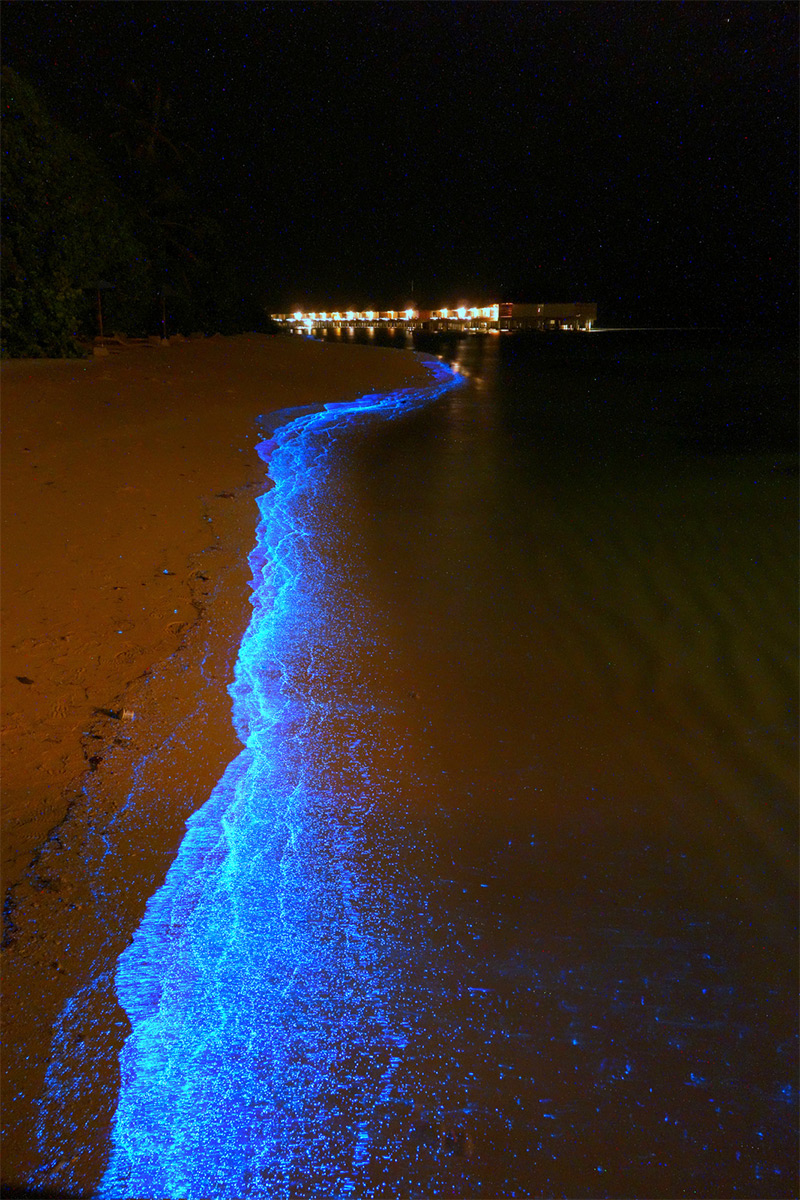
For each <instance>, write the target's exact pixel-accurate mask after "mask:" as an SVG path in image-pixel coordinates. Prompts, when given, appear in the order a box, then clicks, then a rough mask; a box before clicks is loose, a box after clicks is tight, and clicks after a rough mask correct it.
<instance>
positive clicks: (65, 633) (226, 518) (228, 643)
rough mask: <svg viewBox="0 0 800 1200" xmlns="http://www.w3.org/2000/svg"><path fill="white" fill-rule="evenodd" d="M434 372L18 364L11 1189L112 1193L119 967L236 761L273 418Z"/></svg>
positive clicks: (164, 356) (381, 362)
mask: <svg viewBox="0 0 800 1200" xmlns="http://www.w3.org/2000/svg"><path fill="white" fill-rule="evenodd" d="M426 379H427V376H426V374H425V372H424V369H423V368H422V366H421V365H420V363H419V362H418V360H416V359H415V358H414V357H412V356H411V355H397V354H396V353H394V352H393V351H391V350H386V349H374V348H371V347H362V346H356V347H351V346H333V345H330V344H326V343H321V342H310V341H306V340H303V341H300V340H299V339H298V340H289V339H281V338H274V337H267V336H265V335H240V336H238V337H234V338H224V339H223V338H213V339H208V340H204V341H203V342H200V341H191V342H187V343H178V344H175V345H172V346H170V347H160V346H159V347H140V346H137V347H131V348H126V349H124V350H123V351H122V352H120V353H119V354H115V355H112V356H109V357H108V358H100V359H95V360H89V361H85V360H60V361H49V360H41V361H37V360H33V361H30V360H16V361H13V360H12V361H10V362H7V363H4V364H3V384H4V425H5V428H6V437H5V451H4V454H5V459H6V468H5V472H4V493H5V496H4V525H5V528H6V534H5V539H4V542H5V552H6V568H5V572H4V573H5V578H6V586H5V588H4V597H3V604H4V627H5V630H6V642H5V650H6V652H5V654H4V660H3V693H4V733H5V735H6V736H5V737H4V745H5V746H6V747H7V749H6V755H5V771H4V795H5V799H4V805H3V821H4V837H3V861H4V881H3V882H4V892H5V895H6V913H7V915H8V916H9V917H10V924H8V925H7V934H6V942H7V944H6V946H5V949H4V959H5V964H4V969H5V980H6V982H5V987H4V1001H5V1002H4V1007H3V1021H4V1042H5V1045H6V1047H7V1050H6V1055H5V1060H4V1077H5V1079H4V1095H5V1097H6V1104H5V1118H4V1143H5V1152H4V1166H3V1183H4V1185H6V1186H8V1187H23V1188H24V1187H26V1186H30V1181H31V1179H34V1178H35V1180H36V1186H37V1187H38V1188H41V1190H43V1191H45V1190H48V1189H51V1190H52V1188H53V1186H54V1185H56V1181H57V1177H58V1174H59V1164H60V1165H61V1169H64V1167H65V1165H66V1163H67V1162H68V1163H69V1170H70V1174H71V1175H72V1177H73V1178H79V1179H81V1180H86V1186H87V1190H90V1188H91V1185H92V1183H93V1182H95V1181H96V1180H97V1179H98V1178H99V1172H100V1171H101V1170H102V1166H103V1160H104V1155H105V1151H106V1140H105V1131H106V1130H107V1127H108V1122H109V1120H110V1119H111V1117H112V1116H113V1112H114V1106H115V1100H116V1073H117V1061H116V1052H117V1050H118V1049H119V1046H120V1045H121V1044H122V1041H123V1040H124V1038H125V1036H126V1035H127V1029H128V1026H127V1020H126V1019H125V1016H124V1013H122V1011H121V1010H120V1009H118V1008H117V1005H116V997H115V994H114V979H113V971H114V964H115V963H116V958H117V957H118V955H119V954H120V953H121V951H122V950H123V949H124V947H125V945H126V944H127V942H128V941H129V939H130V936H131V934H132V933H133V931H134V930H135V929H136V927H137V925H138V923H139V921H140V919H141V916H142V914H143V912H144V906H145V904H146V902H147V900H148V899H149V896H150V895H151V894H152V893H153V891H155V890H156V888H157V887H158V886H160V883H161V881H162V880H163V878H164V875H165V873H166V870H167V868H168V866H169V864H170V862H171V861H172V858H173V857H174V853H175V851H176V850H177V846H178V845H179V844H180V841H181V839H182V837H183V832H184V825H185V821H186V819H187V817H188V816H189V815H190V814H191V812H193V811H195V809H196V808H198V807H199V806H200V805H201V804H202V803H204V802H205V800H206V799H207V798H208V795H209V794H210V792H211V790H212V789H213V787H214V786H215V785H216V783H217V782H218V781H219V779H220V777H221V776H222V774H223V772H224V770H225V769H226V767H227V766H228V765H229V764H230V763H231V761H232V760H233V759H234V758H235V757H236V755H237V754H238V752H239V749H240V748H241V747H240V743H239V741H238V739H237V737H236V734H235V730H234V728H233V723H232V720H231V699H230V697H229V695H228V684H229V683H230V682H231V681H232V678H233V664H234V662H235V659H236V656H237V654H238V649H239V643H240V640H241V636H242V634H243V632H244V630H245V628H246V627H247V624H248V622H249V619H250V603H249V595H250V591H249V587H248V582H249V577H250V571H249V565H248V561H247V558H248V555H249V553H250V551H251V549H252V548H253V543H254V537H255V528H256V525H257V522H258V517H259V513H258V508H257V506H256V504H255V503H254V499H255V496H256V495H258V494H262V493H263V492H264V491H265V490H267V489H268V487H269V481H268V478H267V469H268V468H267V467H266V466H265V464H264V463H263V461H262V460H261V459H260V457H259V456H258V455H257V454H256V451H255V446H256V445H257V444H258V443H259V442H261V441H262V440H263V433H262V432H261V430H260V429H258V428H256V424H255V422H256V418H257V417H260V416H262V415H265V414H269V413H273V412H275V413H277V412H279V411H282V410H284V409H296V408H298V407H305V406H306V405H309V404H325V403H331V402H335V401H337V400H342V399H349V398H354V397H356V396H359V395H362V394H364V393H366V392H369V391H376V390H390V389H393V388H397V387H401V386H404V385H412V384H414V383H418V382H421V381H423V380H426ZM78 455H80V459H79V460H78V461H77V463H76V458H77V456H78ZM170 466H172V467H178V468H180V467H183V470H180V469H178V470H177V471H176V470H172V471H170V470H169V468H170ZM162 560H163V565H162ZM28 680H30V681H31V682H27V681H28ZM124 710H129V711H130V712H132V713H133V714H134V717H133V719H132V720H128V719H123V711H124ZM9 899H10V902H9ZM32 997H33V998H35V1001H36V1003H35V1004H33V1005H32V1004H31V1003H30V1001H31V998H32ZM70 1000H73V1001H74V1002H75V1003H74V1004H73V1008H74V1009H76V1010H77V1009H79V1010H80V1026H81V1036H80V1037H77V1035H76V1031H75V1027H74V1022H73V1024H72V1025H70V1029H69V1037H70V1039H71V1041H70V1045H71V1046H74V1047H75V1050H74V1053H73V1054H72V1057H73V1059H74V1060H75V1070H74V1076H73V1077H72V1078H70V1079H60V1078H55V1077H54V1076H53V1074H52V1072H51V1075H50V1077H49V1078H48V1079H47V1086H48V1089H49V1091H50V1092H51V1094H52V1095H54V1096H56V1097H57V1102H56V1103H55V1104H54V1106H53V1108H52V1110H51V1111H50V1112H49V1113H48V1114H47V1115H46V1116H45V1122H44V1126H45V1127H44V1132H43V1137H42V1140H41V1142H40V1144H39V1145H38V1146H37V1144H36V1138H35V1134H34V1126H35V1122H36V1119H37V1115H38V1112H37V1105H38V1102H39V1100H40V1099H41V1097H42V1095H43V1091H44V1088H45V1084H46V1074H47V1070H48V1065H49V1052H50V1042H51V1039H52V1036H53V1029H54V1022H56V1019H57V1017H58V1014H59V1013H61V1012H62V1011H63V1010H64V1006H65V1004H67V1003H68V1002H69V1001H70ZM73 1015H74V1014H73ZM56 1036H57V1037H58V1036H60V1034H59V1030H58V1029H56ZM63 1036H66V1027H65V1030H64V1031H63ZM76 1038H77V1040H76ZM59 1061H60V1060H59V1056H54V1059H53V1064H52V1065H53V1070H55V1069H56V1068H57V1067H58V1065H59ZM61 1065H62V1066H63V1061H62V1062H61ZM84 1129H85V1130H86V1134H85V1135H82V1137H81V1139H79V1140H80V1141H81V1142H82V1144H81V1145H80V1146H79V1148H78V1150H77V1152H76V1145H77V1144H78V1142H77V1140H76V1137H75V1134H76V1132H77V1131H78V1130H81V1131H82V1130H84ZM68 1151H69V1153H68ZM48 1168H49V1169H48Z"/></svg>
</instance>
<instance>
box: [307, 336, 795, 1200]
mask: <svg viewBox="0 0 800 1200" xmlns="http://www.w3.org/2000/svg"><path fill="white" fill-rule="evenodd" d="M331 336H332V337H336V336H339V337H344V336H346V335H344V334H340V335H335V334H333V335H331ZM362 336H368V335H362ZM396 336H397V337H398V340H399V341H400V344H410V339H409V338H408V337H407V336H405V335H396ZM387 340H388V339H387ZM416 347H417V348H418V349H423V350H425V351H426V352H428V353H433V354H435V355H437V356H440V357H441V358H442V360H443V361H444V362H448V363H452V364H454V365H455V366H456V367H457V369H458V371H459V372H460V373H461V374H462V375H463V376H464V377H465V380H466V382H465V385H464V386H463V387H461V388H459V389H456V390H454V391H451V392H449V393H447V394H445V395H444V396H443V397H442V398H441V399H439V400H438V401H437V402H435V403H434V404H433V405H431V406H430V407H428V408H425V409H423V410H421V411H417V412H413V413H411V414H409V415H408V416H407V417H402V416H401V417H399V418H398V419H396V420H394V421H391V422H382V423H380V424H377V425H376V426H375V428H374V430H373V431H372V432H370V433H368V434H367V435H365V434H364V433H363V431H360V432H359V434H358V439H357V440H356V439H354V442H353V445H352V447H351V456H352V457H351V466H350V468H349V469H350V470H351V474H350V481H351V484H352V489H353V492H354V494H355V495H356V496H357V501H358V503H357V507H356V510H355V511H354V518H355V519H354V524H353V527H352V530H351V533H352V545H353V547H354V548H355V550H354V552H357V554H358V555H359V561H360V563H361V575H360V577H361V579H362V580H363V581H364V587H365V588H366V589H367V591H368V593H369V595H370V597H371V605H372V607H374V609H375V612H376V614H377V620H376V628H377V629H380V630H381V631H382V635H383V637H384V638H385V643H384V645H385V652H384V657H383V662H384V668H385V669H384V670H383V676H382V681H383V682H382V686H384V687H385V686H387V684H386V680H387V678H391V681H392V683H391V692H392V694H391V697H389V698H388V699H387V700H386V702H385V705H386V712H387V713H388V712H390V711H391V712H392V713H393V714H395V720H394V725H395V726H397V728H395V730H394V744H395V745H396V747H397V749H396V751H395V753H394V754H393V755H392V756H391V757H392V761H391V766H390V767H389V768H388V769H387V775H388V776H390V777H391V778H392V781H393V787H394V789H395V790H396V791H397V792H398V794H402V795H403V797H404V801H405V803H406V804H407V806H408V809H407V815H406V818H404V821H405V824H406V826H407V828H408V834H407V837H408V844H409V845H413V846H414V847H415V848H416V849H415V851H414V853H415V856H416V857H415V861H414V862H413V863H411V864H409V867H408V870H409V874H410V875H413V878H414V881H415V883H414V886H415V888H417V889H419V894H418V895H417V896H416V899H415V901H414V902H413V903H412V904H411V909H412V914H411V918H410V919H411V920H412V922H413V921H414V920H418V921H419V925H420V930H424V934H425V938H424V939H423V942H424V946H425V949H424V952H423V953H421V955H420V958H419V960H418V961H414V962H412V964H410V966H411V971H412V974H413V975H414V976H415V980H416V986H417V988H418V989H419V992H418V1004H419V1009H420V1013H419V1015H420V1030H419V1031H418V1033H417V1034H416V1035H415V1042H414V1053H413V1054H411V1053H408V1057H407V1061H408V1067H407V1072H408V1076H407V1078H402V1077H401V1078H400V1080H399V1084H400V1091H401V1092H402V1094H403V1095H405V1097H406V1099H407V1100H409V1099H413V1101H414V1102H415V1104H416V1109H415V1110H414V1114H413V1116H412V1118H411V1132H410V1137H411V1140H412V1143H413V1142H414V1139H415V1138H416V1150H415V1151H414V1155H413V1156H410V1157H409V1159H408V1161H407V1163H406V1166H405V1168H404V1171H403V1172H401V1174H402V1175H403V1180H402V1185H400V1184H398V1183H397V1181H395V1182H394V1183H391V1182H390V1181H389V1179H388V1178H387V1177H386V1175H385V1174H384V1173H383V1167H381V1166H380V1165H379V1164H378V1165H376V1168H375V1173H374V1177H373V1179H372V1186H373V1187H374V1192H373V1193H372V1194H374V1195H426V1196H427V1195H442V1196H527V1195H535V1196H539V1195H541V1196H562V1195H563V1196H570V1197H571V1196H669V1197H672V1196H689V1195H691V1196H749V1197H753V1196H790V1195H793V1194H795V1193H796V1191H797V1179H796V1168H797V1144H796V1128H797V1078H798V1076H797V1057H796V1055H797V1043H796V1032H797V973H796V967H797V931H796V914H797V877H796V864H797V834H796V820H797V747H796V730H797V640H796V634H797V626H796V613H797V528H798V527H797V515H798V514H797V426H796V406H797V351H796V343H795V342H789V341H785V342H782V341H781V340H780V339H779V338H771V337H770V336H768V335H754V334H749V335H742V334H737V333H734V332H729V331H725V332H719V331H716V332H715V331H669V330H665V331H618V332H613V331H608V332H598V333H593V334H589V335H585V334H560V335H552V336H548V335H537V334H531V335H514V336H497V335H484V336H457V335H451V336H439V337H436V338H430V337H429V338H418V339H417V341H416ZM404 697H405V701H404ZM387 722H388V724H389V725H391V724H392V721H391V720H390V719H389V718H388V717H387ZM391 740H392V739H391V737H389V735H387V737H386V744H387V745H388V744H389V742H390V741H391ZM403 836H405V835H400V834H398V835H397V842H398V844H401V843H402V839H403ZM409 1050H410V1048H409ZM423 1110H427V1112H426V1113H424V1114H423ZM421 1114H423V1115H421ZM401 1115H402V1114H401ZM401 1123H402V1122H401ZM431 1130H433V1132H430V1131H431ZM459 1131H461V1133H460V1137H461V1140H459ZM453 1134H455V1140H454V1139H453V1136H452V1135H453ZM465 1138H466V1140H465ZM469 1142H471V1143H472V1153H471V1154H468V1153H467V1150H468V1149H469V1144H468V1143H469ZM411 1157H413V1160H414V1161H413V1165H412V1164H411ZM398 1189H399V1190H398Z"/></svg>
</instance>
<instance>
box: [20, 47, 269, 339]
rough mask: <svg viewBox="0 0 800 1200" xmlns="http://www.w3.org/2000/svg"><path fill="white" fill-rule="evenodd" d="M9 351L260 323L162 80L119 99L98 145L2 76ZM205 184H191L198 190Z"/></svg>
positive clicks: (132, 86)
mask: <svg viewBox="0 0 800 1200" xmlns="http://www.w3.org/2000/svg"><path fill="white" fill-rule="evenodd" d="M2 85H3V111H4V118H3V124H2V154H3V178H2V182H3V208H2V230H3V233H2V238H3V255H2V352H3V354H4V355H9V356H14V357H20V356H31V357H61V356H72V355H75V354H80V353H83V350H82V349H81V341H80V339H83V345H85V343H86V339H89V338H91V337H92V336H93V335H95V334H97V333H98V332H99V328H98V287H101V288H102V315H103V325H104V331H105V332H106V333H111V332H117V331H118V332H122V333H127V334H132V335H141V334H146V333H161V332H162V329H163V327H164V325H166V327H167V330H168V331H171V332H177V331H180V332H184V333H190V332H193V331H195V330H202V331H204V332H207V333H210V332H215V331H219V332H222V333H234V332H237V331H239V330H242V329H245V328H249V329H252V328H258V327H263V321H264V316H263V312H261V313H259V312H258V308H257V306H256V305H255V304H254V303H253V302H252V301H251V300H250V298H248V297H246V296H244V297H243V295H242V288H241V287H240V285H239V279H238V273H237V267H236V263H235V261H234V260H233V259H232V257H231V256H230V253H229V251H228V249H227V246H228V245H229V244H230V239H226V236H225V233H224V231H223V229H222V228H221V226H220V225H219V223H218V222H217V221H215V220H214V219H213V217H212V216H210V215H209V214H208V213H206V212H204V211H203V210H202V208H201V207H200V206H199V205H198V204H197V202H196V200H195V199H193V197H194V196H196V195H197V194H198V193H199V192H200V189H199V188H198V187H197V185H196V180H193V173H194V170H195V167H196V158H197V156H196V155H195V154H194V153H193V152H192V151H191V149H190V148H189V147H187V146H186V145H185V144H183V143H181V142H180V141H179V140H178V139H177V137H175V135H174V134H173V133H172V131H171V129H170V127H169V119H170V106H169V102H168V100H167V99H166V98H165V97H164V95H163V93H162V90H161V88H160V87H159V86H157V85H156V86H154V87H152V88H148V87H146V86H143V85H141V84H139V83H137V82H132V83H129V84H127V85H126V86H125V88H124V89H123V91H122V93H121V96H120V98H119V99H118V100H112V101H111V102H110V103H109V106H108V114H107V116H108V117H109V118H110V124H109V126H108V130H107V132H106V135H105V136H104V137H101V138H99V139H97V144H98V146H99V149H96V148H94V147H93V146H92V145H90V144H89V143H88V142H87V141H86V140H85V139H84V138H82V137H80V136H79V135H78V134H76V133H74V132H72V131H70V130H68V129H66V128H65V127H64V126H62V125H61V124H60V122H58V121H57V120H55V119H54V118H53V117H52V116H51V115H50V114H49V113H48V111H47V109H46V107H45V105H44V103H43V101H42V99H41V98H40V97H39V95H38V93H37V92H36V90H35V89H34V88H33V86H32V85H31V84H30V83H29V82H27V81H26V80H24V79H23V78H21V77H20V76H19V75H18V74H17V73H16V72H15V71H13V70H12V69H11V68H8V67H4V68H3V73H2ZM193 183H194V184H195V186H192V184H193Z"/></svg>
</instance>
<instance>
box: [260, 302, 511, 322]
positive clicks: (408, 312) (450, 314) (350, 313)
mask: <svg viewBox="0 0 800 1200" xmlns="http://www.w3.org/2000/svg"><path fill="white" fill-rule="evenodd" d="M499 311H500V310H499V306H498V305H497V304H490V305H489V306H488V307H487V308H467V307H466V306H461V307H459V308H438V309H434V310H432V311H431V313H430V314H427V313H426V314H425V316H426V319H430V320H434V321H442V320H452V321H466V320H481V319H483V320H489V321H496V320H497V319H498V316H499ZM419 315H420V314H419V312H418V311H417V310H416V309H413V308H406V309H401V310H394V309H393V310H390V311H389V312H376V311H375V310H374V309H367V310H366V311H364V312H355V311H354V310H353V309H348V310H347V312H330V313H329V312H319V313H317V312H309V313H303V312H295V313H292V314H291V316H288V317H282V316H277V315H276V316H275V320H278V321H286V322H288V323H290V324H291V323H294V324H297V325H306V326H309V327H311V326H312V325H315V324H317V323H318V322H322V321H334V322H335V321H347V322H353V321H366V322H367V323H368V324H372V323H375V322H379V321H414V320H416V319H418V318H419Z"/></svg>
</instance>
